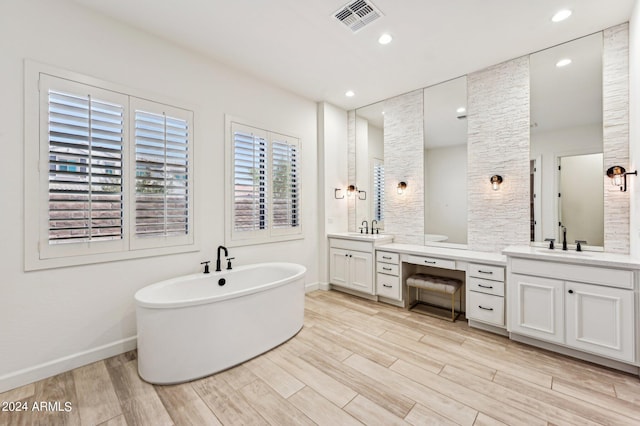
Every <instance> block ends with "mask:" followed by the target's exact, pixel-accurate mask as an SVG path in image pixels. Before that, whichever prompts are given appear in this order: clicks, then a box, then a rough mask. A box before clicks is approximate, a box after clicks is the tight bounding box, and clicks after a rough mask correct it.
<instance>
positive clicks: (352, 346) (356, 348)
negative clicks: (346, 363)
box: [314, 328, 398, 367]
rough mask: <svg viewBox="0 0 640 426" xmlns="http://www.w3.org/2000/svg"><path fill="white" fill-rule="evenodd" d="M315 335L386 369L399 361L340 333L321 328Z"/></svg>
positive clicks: (315, 331)
mask: <svg viewBox="0 0 640 426" xmlns="http://www.w3.org/2000/svg"><path fill="white" fill-rule="evenodd" d="M314 333H315V334H317V335H320V336H323V337H324V338H326V339H328V340H331V341H334V342H336V343H337V344H339V345H340V346H342V347H344V348H345V349H347V350H349V351H351V352H353V353H357V354H360V355H362V356H364V357H365V358H367V359H370V360H371V361H373V362H377V363H378V364H380V365H383V366H385V367H388V366H390V365H391V364H393V363H394V362H395V361H396V360H397V359H398V358H397V357H395V356H393V355H389V354H388V353H386V352H383V351H381V350H379V349H376V348H374V347H372V346H371V345H367V344H365V343H362V342H360V341H358V340H354V339H350V338H348V337H346V336H344V335H342V334H340V333H335V332H332V331H328V330H322V329H319V328H318V329H316V330H314ZM387 333H389V332H387Z"/></svg>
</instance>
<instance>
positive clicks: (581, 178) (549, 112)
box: [530, 33, 604, 246]
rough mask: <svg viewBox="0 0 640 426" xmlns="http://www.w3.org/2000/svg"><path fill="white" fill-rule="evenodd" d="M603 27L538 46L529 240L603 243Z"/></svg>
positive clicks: (534, 69) (534, 74) (532, 66)
mask: <svg viewBox="0 0 640 426" xmlns="http://www.w3.org/2000/svg"><path fill="white" fill-rule="evenodd" d="M602 47H603V38H602V33H597V34H593V35H590V36H587V37H583V38H580V39H577V40H573V41H571V42H568V43H565V44H562V45H558V46H555V47H553V48H550V49H546V50H544V51H541V52H537V53H534V54H532V55H531V56H530V71H531V74H530V76H531V77H530V78H531V86H530V87H531V122H530V125H531V139H530V154H531V156H530V160H531V161H530V172H531V182H530V184H531V203H530V205H531V210H530V211H531V241H533V242H540V241H544V240H545V239H548V238H553V239H556V241H558V242H561V241H562V239H563V233H564V231H565V230H566V236H567V237H566V238H567V242H568V243H569V244H573V243H574V242H575V241H576V240H581V241H587V243H586V245H588V246H603V245H604V202H603V200H604V194H603V173H604V172H603V170H604V168H603V167H604V166H603V154H602V153H603V147H602V139H603V135H602Z"/></svg>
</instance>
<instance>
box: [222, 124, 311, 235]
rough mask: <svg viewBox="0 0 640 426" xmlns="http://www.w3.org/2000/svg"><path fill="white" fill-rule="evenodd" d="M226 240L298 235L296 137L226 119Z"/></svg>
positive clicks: (298, 157) (298, 178)
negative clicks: (227, 221) (228, 219)
mask: <svg viewBox="0 0 640 426" xmlns="http://www.w3.org/2000/svg"><path fill="white" fill-rule="evenodd" d="M227 125H228V129H229V137H228V138H227V140H228V145H227V147H228V151H227V152H228V158H227V167H228V172H227V185H226V188H227V200H228V201H229V202H228V207H227V212H228V217H229V218H230V221H229V224H228V226H227V231H226V244H227V245H230V246H233V245H243V244H254V243H263V242H271V241H285V240H290V239H295V238H302V229H301V224H300V142H299V140H298V139H297V138H293V137H290V136H285V135H281V134H277V133H273V132H269V131H267V130H263V129H260V128H257V127H253V126H248V125H245V124H241V123H238V122H234V121H232V120H229V119H228V120H227Z"/></svg>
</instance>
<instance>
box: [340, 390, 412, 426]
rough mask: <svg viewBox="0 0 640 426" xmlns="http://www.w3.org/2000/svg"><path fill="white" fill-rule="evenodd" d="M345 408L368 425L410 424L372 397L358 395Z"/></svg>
mask: <svg viewBox="0 0 640 426" xmlns="http://www.w3.org/2000/svg"><path fill="white" fill-rule="evenodd" d="M344 410H345V411H346V412H347V413H349V414H351V415H352V416H353V417H355V418H356V419H358V420H360V421H361V422H362V423H364V424H366V425H385V426H392V425H399V426H400V425H408V424H409V423H407V422H405V421H404V420H403V419H402V418H400V417H398V416H397V415H395V414H393V413H391V412H389V411H388V410H385V409H384V408H383V407H381V406H379V405H378V404H376V403H375V402H373V401H371V400H370V399H368V398H366V397H364V396H362V395H358V396H356V397H355V398H354V399H353V401H351V402H350V403H348V404H347V405H346V406H345V407H344Z"/></svg>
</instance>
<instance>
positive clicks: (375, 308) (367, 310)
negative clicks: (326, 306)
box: [319, 292, 384, 315]
mask: <svg viewBox="0 0 640 426" xmlns="http://www.w3.org/2000/svg"><path fill="white" fill-rule="evenodd" d="M332 293H333V292H332ZM319 299H320V300H323V301H325V302H329V303H332V304H334V305H339V306H343V307H344V308H346V309H349V310H352V311H357V312H360V313H363V314H366V315H375V314H377V313H378V312H379V311H380V309H384V306H380V304H379V303H376V302H372V301H370V300H365V299H360V298H358V297H352V296H348V297H344V296H343V297H340V296H339V297H336V295H334V294H320V295H319Z"/></svg>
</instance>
